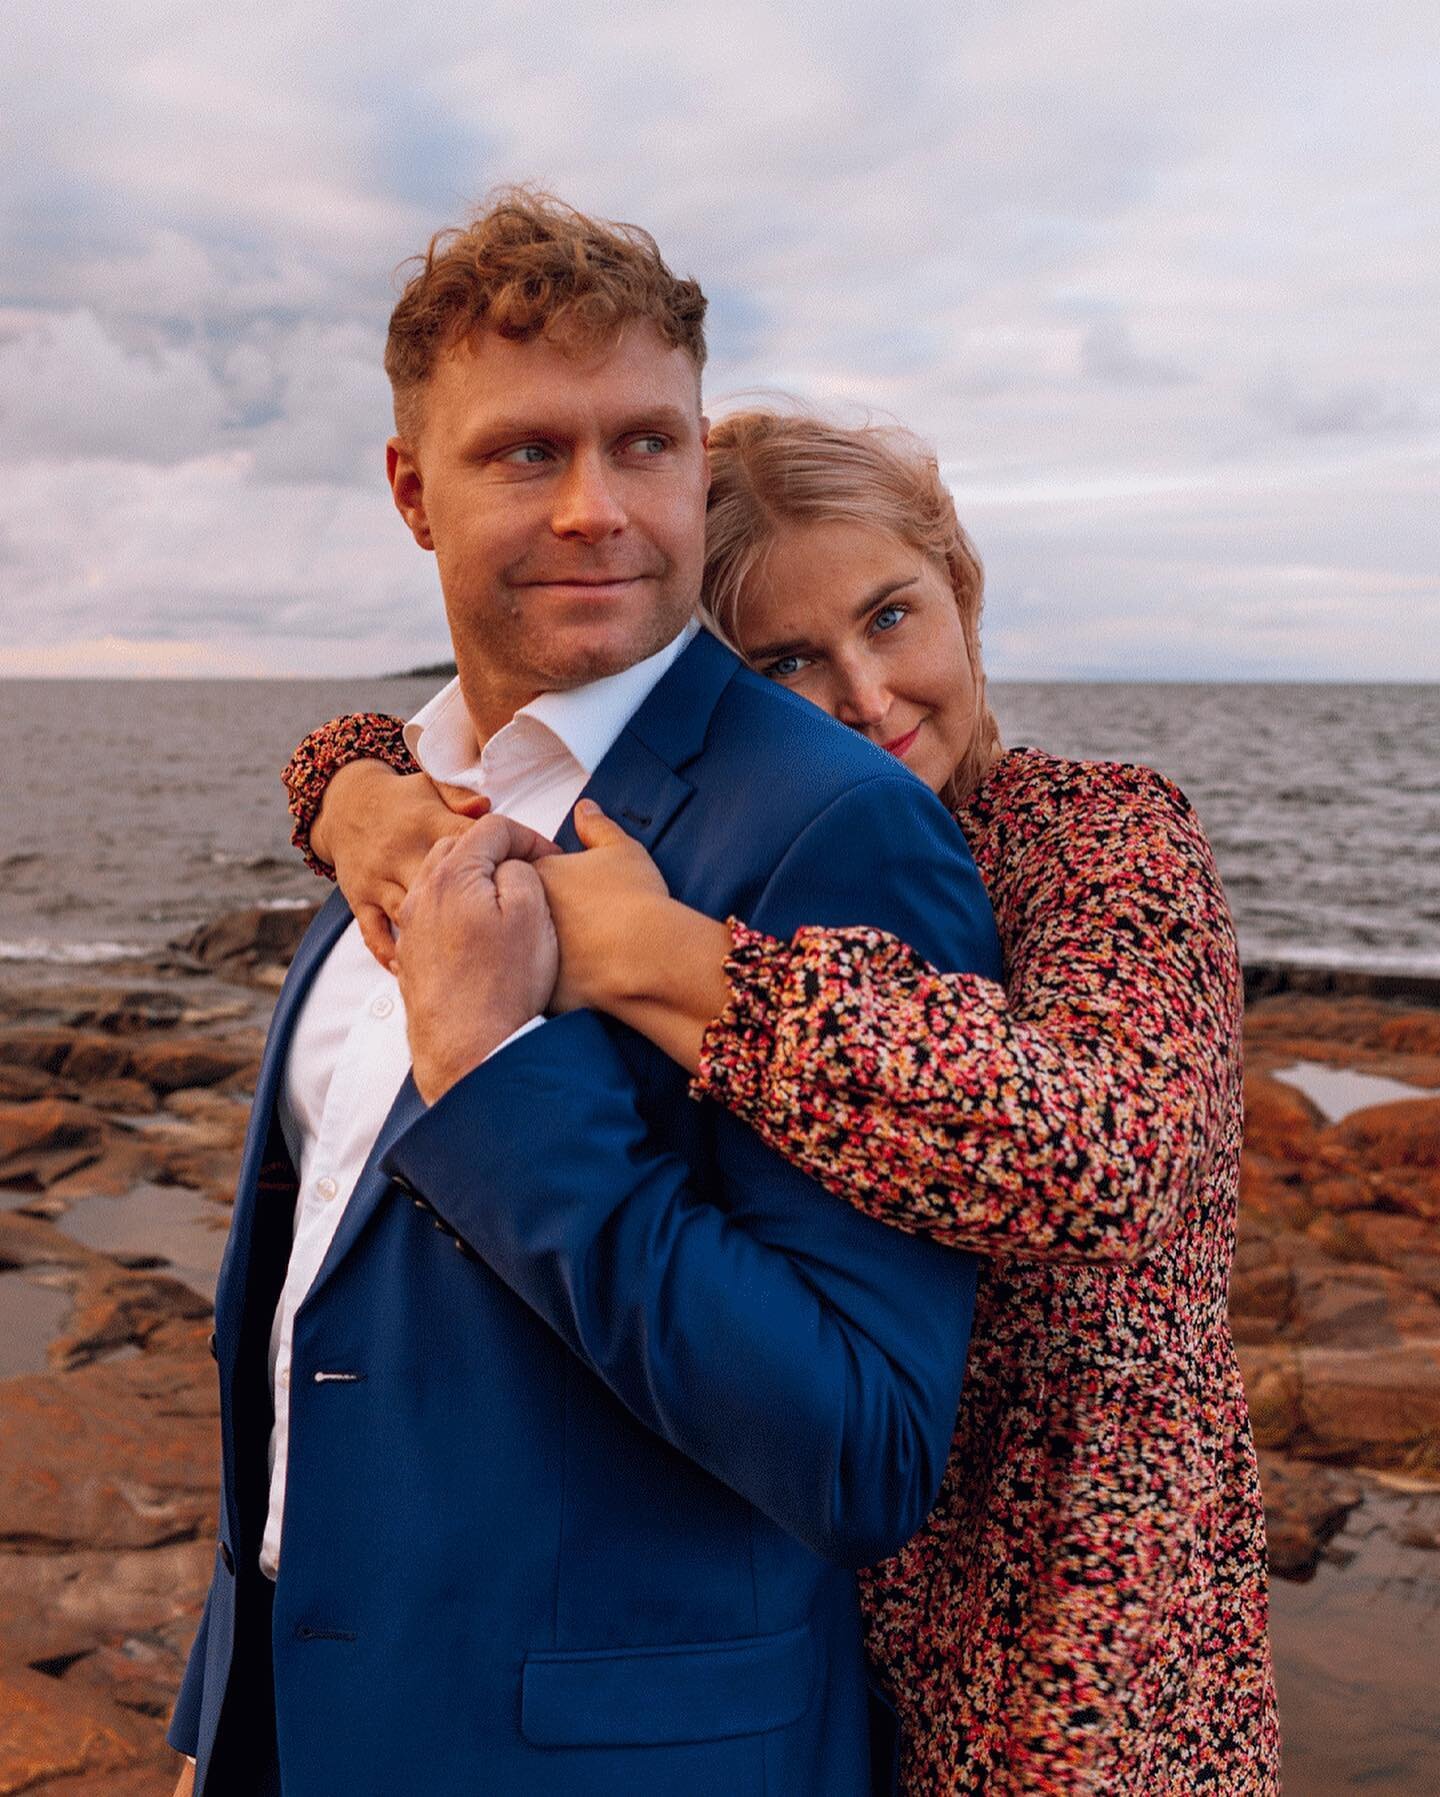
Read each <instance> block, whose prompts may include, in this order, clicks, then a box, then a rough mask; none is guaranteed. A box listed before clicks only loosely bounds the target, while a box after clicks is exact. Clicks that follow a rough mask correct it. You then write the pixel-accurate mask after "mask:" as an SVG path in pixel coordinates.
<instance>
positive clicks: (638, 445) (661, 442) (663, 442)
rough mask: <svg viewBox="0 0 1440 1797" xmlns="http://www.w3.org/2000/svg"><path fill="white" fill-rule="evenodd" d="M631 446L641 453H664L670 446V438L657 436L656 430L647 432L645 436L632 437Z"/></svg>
mask: <svg viewBox="0 0 1440 1797" xmlns="http://www.w3.org/2000/svg"><path fill="white" fill-rule="evenodd" d="M630 447H631V448H632V449H635V450H638V451H639V452H640V454H641V455H647V456H648V455H664V453H665V451H666V450H667V449H668V448H669V447H670V439H669V438H668V437H660V436H657V435H655V433H654V432H647V433H646V435H645V436H643V437H632V438H631V439H630Z"/></svg>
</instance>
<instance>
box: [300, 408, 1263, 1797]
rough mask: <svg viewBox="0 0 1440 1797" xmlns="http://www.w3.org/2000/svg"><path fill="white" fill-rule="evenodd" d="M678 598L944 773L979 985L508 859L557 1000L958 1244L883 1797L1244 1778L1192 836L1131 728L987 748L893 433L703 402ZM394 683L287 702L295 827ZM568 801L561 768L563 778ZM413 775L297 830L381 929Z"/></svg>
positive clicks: (825, 702) (1205, 867)
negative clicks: (300, 737)
mask: <svg viewBox="0 0 1440 1797" xmlns="http://www.w3.org/2000/svg"><path fill="white" fill-rule="evenodd" d="M711 455H712V462H713V474H714V485H713V488H712V495H711V505H710V515H709V523H708V532H707V562H706V575H705V602H706V606H707V610H708V612H709V614H710V619H711V622H712V625H713V626H714V627H715V628H717V629H718V630H719V631H720V632H722V633H723V634H726V635H727V636H729V637H730V639H731V640H732V642H733V643H734V644H735V645H736V647H737V648H738V649H739V650H740V652H741V653H742V654H743V655H744V656H745V658H746V659H747V660H748V661H749V662H750V664H751V666H752V667H754V668H756V669H757V670H758V671H759V672H761V673H764V674H766V675H768V676H769V677H770V678H772V679H775V680H779V681H782V682H783V683H784V684H786V685H787V686H789V687H791V688H792V689H793V690H794V691H796V692H797V693H800V694H802V695H804V696H806V697H807V698H810V699H812V700H813V701H814V702H816V703H817V704H819V705H821V706H823V707H824V708H825V709H826V710H828V711H830V712H832V713H833V714H834V715H835V716H836V717H837V718H839V719H840V720H841V721H843V722H845V723H847V724H849V725H851V726H852V727H854V728H855V729H857V730H861V731H863V732H864V733H865V734H866V735H867V736H869V737H870V738H872V740H874V741H875V742H877V743H879V744H881V745H882V746H884V747H886V748H888V749H890V750H891V751H892V752H893V753H894V754H896V755H898V756H900V757H901V758H903V759H904V760H905V761H906V763H907V765H908V766H909V767H910V768H911V769H912V771H913V772H914V773H915V774H916V775H917V776H918V777H919V778H921V779H923V780H925V781H926V782H927V784H929V785H930V786H931V787H932V788H933V789H934V790H935V791H937V792H939V793H940V794H941V795H942V796H943V797H945V798H946V800H947V801H948V802H949V803H950V804H951V805H952V807H953V808H955V810H956V815H957V818H958V820H959V822H960V824H961V826H962V827H963V828H964V830H965V833H966V836H967V837H968V839H969V842H970V845H971V848H972V850H973V851H974V854H975V857H976V860H977V862H978V864H979V866H980V870H981V873H982V874H983V875H984V877H985V880H986V884H987V886H988V888H989V890H990V894H991V898H992V901H993V903H994V907H995V912H996V917H997V920H998V923H999V927H1000V934H1001V939H1002V942H1003V944H1004V946H1005V950H1006V963H1007V986H1006V989H1004V990H1002V989H1001V988H1000V987H998V986H995V985H993V984H991V983H989V982H987V981H984V980H980V979H977V978H975V977H973V976H948V977H947V976H942V975H940V974H938V973H937V972H936V971H935V970H934V969H932V968H930V967H928V966H926V965H925V964H924V963H923V962H922V961H920V960H919V959H918V958H917V957H916V956H915V955H914V954H913V953H912V952H911V951H910V950H909V949H908V948H906V946H905V945H904V944H902V943H899V942H897V941H895V940H894V939H893V938H889V937H887V936H885V935H883V934H882V933H880V932H876V931H873V930H868V929H851V930H843V929H842V930H833V929H831V930H822V929H807V930H801V931H799V932H798V933H797V935H796V937H795V939H794V941H793V942H790V943H783V942H777V941H773V940H770V939H768V938H766V937H764V936H761V935H758V934H756V933H754V932H752V931H750V930H748V929H747V928H746V927H745V926H744V924H743V922H740V921H738V920H734V919H732V920H730V922H729V924H721V923H718V922H716V921H714V920H712V919H709V918H705V917H701V916H699V915H698V914H697V913H694V912H690V911H688V910H686V909H685V907H683V906H680V905H678V904H676V903H675V902H674V901H672V900H670V899H669V898H668V896H667V895H666V893H665V891H664V884H663V881H662V880H661V879H660V876H659V874H658V872H657V871H656V869H655V868H654V866H653V864H652V863H651V862H650V860H649V858H648V856H647V855H646V854H645V852H644V851H643V850H642V849H640V848H639V847H638V845H636V844H634V843H632V842H631V841H630V840H629V839H628V838H627V837H625V836H624V835H623V833H622V832H621V831H619V829H618V828H617V827H616V826H614V825H612V824H610V823H609V822H608V820H605V819H604V818H601V817H599V816H596V815H589V816H585V815H581V816H580V817H579V818H578V820H577V822H578V827H579V829H580V832H581V837H582V840H583V841H584V842H585V843H586V845H587V849H588V852H586V853H582V854H579V855H572V856H564V857H562V856H558V855H557V856H553V857H550V858H547V859H545V860H543V861H541V862H540V863H538V866H539V868H540V871H541V874H542V877H543V878H544V880H545V883H546V889H547V895H548V896H549V899H550V902H551V908H552V911H553V913H554V916H555V920H556V927H557V931H558V934H559V937H560V942H561V956H562V969H561V984H560V987H559V989H557V1006H561V1007H563V1006H570V1005H576V1004H589V1005H594V1006H597V1007H599V1008H602V1009H604V1010H607V1011H609V1012H610V1013H612V1014H613V1015H614V1016H616V1017H618V1018H620V1019H622V1020H623V1021H626V1022H628V1023H630V1024H632V1025H633V1026H634V1027H636V1028H638V1029H641V1030H643V1031H644V1032H645V1033H646V1034H648V1035H650V1036H651V1037H652V1039H653V1040H655V1041H656V1042H657V1043H659V1044H660V1046H661V1047H662V1048H664V1049H665V1050H666V1051H667V1052H668V1053H670V1054H671V1055H672V1056H673V1057H674V1058H675V1059H676V1060H678V1061H680V1062H681V1063H682V1064H684V1065H686V1066H687V1067H689V1068H690V1069H691V1071H692V1072H693V1074H694V1076H695V1080H694V1086H693V1090H694V1092H695V1094H696V1095H697V1096H699V1097H702V1098H708V1099H711V1100H714V1101H716V1102H718V1103H721V1104H724V1105H726V1106H728V1107H729V1108H730V1109H732V1110H733V1111H735V1112H736V1113H737V1114H738V1115H739V1116H741V1117H743V1118H744V1119H745V1120H746V1121H747V1122H748V1123H750V1124H751V1125H752V1126H753V1127H754V1128H755V1129H756V1130H757V1131H758V1132H759V1133H760V1134H761V1135H762V1136H763V1137H764V1138H765V1139H766V1140H767V1141H768V1142H769V1143H771V1144H772V1145H773V1146H774V1147H775V1148H776V1149H778V1150H779V1151H780V1152H781V1153H783V1154H785V1155H786V1156H787V1157H788V1158H789V1159H791V1160H792V1161H794V1162H795V1163H796V1164H797V1165H799V1166H801V1167H802V1168H804V1169H805V1171H806V1172H808V1173H810V1174H812V1175H813V1176H814V1177H815V1178H816V1179H818V1180H820V1181H822V1182H823V1183H824V1184H825V1185H826V1186H828V1187H829V1188H830V1189H831V1190H832V1191H833V1192H835V1193H837V1194H838V1195H839V1196H840V1197H842V1198H844V1199H846V1200H847V1201H848V1202H850V1203H852V1204H855V1205H857V1206H859V1207H860V1208H861V1209H863V1210H865V1211H867V1212H868V1213H869V1214H870V1215H872V1216H875V1217H878V1218H880V1219H881V1220H883V1221H884V1222H887V1223H889V1224H892V1225H894V1226H895V1227H897V1228H901V1229H907V1230H911V1231H915V1232H920V1233H924V1234H927V1235H930V1236H933V1237H934V1238H935V1239H936V1240H937V1241H941V1242H944V1243H948V1244H951V1245H953V1246H955V1247H959V1248H965V1249H969V1250H972V1251H975V1252H978V1253H980V1254H982V1255H984V1256H986V1257H987V1264H986V1270H985V1273H984V1275H983V1276H982V1281H981V1297H980V1302H979V1307H978V1310H977V1315H976V1321H975V1330H974V1336H973V1341H972V1347H971V1353H970V1365H969V1371H968V1373H967V1382H966V1387H965V1393H964V1398H963V1400H962V1407H961V1412H960V1416H959V1418H958V1422H957V1430H956V1435H955V1443H954V1448H953V1451H952V1456H951V1460H950V1465H949V1469H948V1471H947V1474H946V1478H945V1482H944V1485H943V1487H942V1490H941V1495H940V1498H939V1501H938V1503H937V1505H936V1508H935V1510H934V1512H933V1513H932V1515H931V1516H930V1518H929V1519H928V1521H927V1523H926V1526H925V1528H924V1529H923V1531H922V1532H921V1533H920V1534H919V1535H918V1536H917V1537H916V1538H915V1539H914V1540H913V1541H912V1542H911V1543H910V1544H909V1545H908V1546H907V1547H906V1548H905V1549H904V1550H903V1551H902V1552H901V1553H900V1554H898V1555H896V1556H895V1558H893V1559H892V1560H890V1561H888V1562H886V1563H885V1564H883V1565H881V1566H877V1567H875V1568H872V1569H871V1571H870V1572H869V1573H868V1574H867V1575H866V1576H865V1578H864V1580H863V1596H864V1601H865V1608H866V1617H867V1629H868V1645H869V1649H870V1654H871V1658H872V1661H873V1663H874V1666H875V1669H876V1671H877V1673H878V1675H879V1677H880V1678H881V1680H882V1682H883V1683H884V1685H885V1686H886V1688H887V1690H888V1692H889V1694H890V1695H891V1697H892V1699H893V1701H894V1703H895V1705H896V1708H897V1709H898V1711H899V1713H900V1717H901V1721H902V1724H903V1727H904V1734H905V1742H906V1747H905V1785H904V1788H905V1790H906V1791H907V1792H908V1793H911V1794H912V1797H922V1794H924V1797H929V1794H930V1793H940V1792H945V1793H950V1792H979V1791H984V1792H987V1793H999V1792H1066V1793H1069V1792H1081V1791H1084V1792H1106V1793H1115V1792H1126V1793H1130V1792H1135V1793H1146V1794H1147V1797H1148V1794H1150V1793H1167V1794H1169V1793H1176V1794H1178V1793H1181V1792H1185V1793H1191V1792H1195V1791H1201V1790H1203V1791H1208V1792H1216V1793H1227V1794H1229V1793H1240V1792H1246V1793H1249V1792H1271V1791H1274V1790H1276V1789H1277V1788H1278V1765H1277V1759H1278V1743H1277V1728H1276V1719H1275V1706H1274V1693H1273V1687H1272V1682H1271V1676H1270V1665H1269V1653H1268V1647H1267V1643H1266V1636H1265V1620H1266V1592H1265V1541H1264V1526H1263V1513H1262V1510H1261V1504H1260V1494H1259V1485H1258V1479H1257V1474H1256V1464H1255V1454H1254V1448H1253V1444H1252V1440H1251V1435H1250V1429H1249V1423H1248V1418H1247V1416H1246V1411H1245V1402H1244V1394H1243V1391H1242V1389H1241V1384H1240V1378H1239V1373H1238V1369H1237V1366H1236V1361H1235V1354H1234V1348H1233V1345H1232V1342H1231V1339H1230V1334H1229V1328H1228V1324H1227V1320H1226V1294H1227V1284H1228V1274H1229V1264H1230V1258H1231V1252H1232V1248H1233V1240H1234V1227H1235V1207H1236V1194H1237V1186H1238V1168H1239V1151H1240V1136H1241V1103H1240V1044H1239V1026H1240V1005H1241V985H1240V978H1239V969H1238V964H1237V960H1236V954H1235V946H1234V938H1233V931H1232V926H1231V922H1230V918H1229V914H1228V911H1227V908H1226V905H1225V900H1224V896H1223V893H1222V891H1221V888H1220V884H1219V880H1218V877H1217V875H1216V873H1215V869H1214V864H1213V861H1212V859H1211V856H1210V853H1209V850H1208V847H1207V845H1206V843H1205V839H1204V837H1203V835H1202V833H1201V831H1200V828H1199V825H1198V823H1197V822H1196V819H1195V817H1194V814H1193V812H1192V811H1191V810H1190V807H1189V806H1188V804H1187V803H1186V801H1185V800H1184V798H1183V797H1182V796H1181V794H1180V793H1179V792H1178V791H1177V790H1176V789H1175V788H1174V787H1173V786H1171V785H1169V783H1168V782H1166V781H1164V780H1163V779H1161V778H1160V777H1159V776H1158V775H1156V774H1154V773H1152V772H1150V771H1148V770H1146V769H1142V768H1129V767H1119V766H1114V765H1105V764H1085V763H1077V762H1065V761H1060V760H1057V759H1055V758H1053V757H1051V756H1048V755H1045V754H1042V753H1040V752H1038V751H1035V750H1028V749H1017V750H1012V751H1010V752H1009V753H1002V752H1001V749H1000V746H999V738H998V732H997V730H996V727H995V723H994V720H993V718H992V716H991V713H990V711H989V708H988V706H987V705H986V702H985V696H984V691H985V689H984V679H983V674H982V672H981V668H980V660H979V636H978V627H979V613H980V601H981V576H980V568H979V564H978V562H977V561H976V559H975V556H974V553H973V551H972V549H971V547H970V545H969V542H968V540H967V539H966V537H965V535H964V533H963V531H962V530H961V529H960V527H959V524H958V523H957V521H956V518H955V513H954V509H953V505H952V503H951V501H950V498H949V495H948V494H947V493H946V492H945V490H944V488H943V486H942V485H941V483H940V481H939V477H938V472H937V470H936V467H935V463H934V461H933V458H931V457H930V456H929V455H928V454H927V453H926V452H925V451H924V450H923V449H922V448H921V447H920V446H919V445H917V444H915V443H914V442H913V441H912V440H910V439H908V438H906V437H903V436H902V435H900V434H899V433H893V432H883V431H877V430H859V431H846V430H839V429H835V428H832V427H831V426H829V425H826V424H824V423H822V422H820V421H817V420H814V419H809V418H804V417H796V416H791V415H782V414H774V413H764V412H757V413H748V414H742V415H739V416H736V417H733V418H730V419H728V420H726V421H724V422H723V423H722V424H720V425H718V426H717V427H716V429H715V430H714V432H713V433H712V437H711ZM357 754H358V755H370V756H372V757H373V756H378V757H380V758H383V759H386V760H388V761H389V762H390V763H391V765H392V766H393V767H395V768H396V769H404V768H407V767H411V766H413V764H411V763H409V762H408V760H407V758H406V756H405V752H404V749H403V745H402V744H401V743H400V739H399V724H398V721H396V720H383V719H377V718H363V719H358V720H356V719H351V720H343V721H342V722H341V724H339V725H337V726H327V727H326V729H325V730H323V731H320V732H317V733H316V735H315V736H314V737H312V738H309V739H307V742H306V744H304V745H302V748H301V750H300V751H297V761H296V762H295V763H293V764H292V768H291V770H288V776H289V779H290V784H291V786H292V796H293V798H294V806H295V809H296V812H297V822H298V826H299V827H298V832H297V841H300V842H301V843H302V845H303V844H304V843H305V834H306V829H307V826H308V825H309V824H310V822H311V821H312V819H313V818H314V816H315V812H316V807H317V804H318V801H319V798H320V795H321V793H322V791H323V788H324V783H325V781H326V780H327V779H328V778H329V777H330V776H331V775H333V774H334V773H335V772H336V770H337V769H338V768H339V767H340V766H341V765H342V764H343V763H345V762H346V761H348V760H350V759H353V758H354V757H355V756H356V755H357ZM582 811H583V808H582ZM463 827H465V826H464V824H463V823H462V822H460V821H459V820H457V819H456V818H455V817H454V815H453V814H450V813H447V812H446V810H445V809H444V807H443V806H442V804H441V802H440V801H439V799H438V798H437V796H436V795H435V793H434V791H433V789H431V788H429V787H428V784H427V783H426V782H424V781H423V779H422V778H420V777H418V776H416V777H414V778H411V779H400V780H397V779H395V778H394V776H393V774H391V773H389V772H383V773H382V772H380V771H379V770H378V769H375V768H374V767H369V766H367V767H366V768H364V769H363V770H362V769H360V768H357V769H355V770H353V771H352V770H348V769H347V772H346V777H345V779H344V780H341V781H339V782H337V785H336V788H335V790H334V791H333V792H332V793H331V794H330V795H329V797H328V799H327V800H326V802H325V805H324V811H323V814H322V815H321V817H320V818H319V820H318V824H317V828H316V838H315V845H314V846H315V848H316V850H317V851H321V852H328V853H332V854H333V855H334V857H335V859H336V861H337V863H338V865H339V867H340V872H341V878H342V882H343V883H344V884H345V887H346V890H347V894H348V895H349V896H350V897H351V898H352V903H355V904H357V906H360V907H369V909H368V911H365V913H364V915H365V917H366V927H367V931H368V937H367V939H369V940H371V941H372V945H373V946H375V947H376V948H377V951H378V952H380V953H382V954H384V953H385V952H386V948H387V941H388V929H387V926H386V922H385V914H386V913H387V912H388V913H389V914H390V915H392V916H393V914H394V912H395V910H396V909H397V908H398V900H399V897H400V896H401V895H402V894H403V891H404V886H405V882H406V881H407V880H408V879H409V878H411V877H413V873H414V871H415V869H416V867H418V864H419V861H420V859H421V858H422V857H423V855H424V853H425V851H426V850H427V849H428V847H429V845H430V843H431V842H432V841H433V840H434V839H435V838H436V837H437V836H438V835H440V834H444V833H446V832H447V831H452V830H454V829H456V828H463Z"/></svg>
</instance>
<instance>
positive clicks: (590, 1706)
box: [520, 1623, 815, 1747]
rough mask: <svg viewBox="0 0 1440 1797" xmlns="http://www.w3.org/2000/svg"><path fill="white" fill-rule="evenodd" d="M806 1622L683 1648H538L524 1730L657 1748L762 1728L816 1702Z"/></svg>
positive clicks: (534, 1736)
mask: <svg viewBox="0 0 1440 1797" xmlns="http://www.w3.org/2000/svg"><path fill="white" fill-rule="evenodd" d="M814 1687H815V1646H814V1641H813V1639H812V1634H811V1629H810V1625H809V1624H808V1623H806V1624H804V1625H802V1626H801V1627H800V1628H796V1629H787V1630H786V1631H785V1633H784V1634H781V1635H752V1636H750V1637H748V1638H747V1639H744V1640H739V1641H715V1642H706V1643H701V1644H699V1645H695V1646H684V1647H636V1648H624V1649H619V1650H616V1649H603V1650H601V1651H599V1652H594V1653H534V1654H531V1655H529V1657H528V1658H527V1659H526V1661H525V1669H524V1673H523V1675H522V1680H521V1697H520V1729H521V1733H522V1734H523V1735H524V1736H525V1739H526V1740H527V1741H530V1742H533V1743H534V1745H535V1746H537V1747H658V1746H662V1745H666V1744H678V1743H680V1742H683V1741H719V1740H724V1739H726V1738H727V1737H729V1736H732V1735H758V1734H762V1733H763V1732H764V1731H765V1730H766V1729H770V1728H784V1727H785V1726H786V1725H787V1724H788V1723H791V1722H796V1721H798V1720H799V1719H800V1717H801V1716H803V1715H804V1714H805V1711H806V1710H807V1709H808V1708H809V1707H810V1699H811V1695H812V1693H813V1691H814Z"/></svg>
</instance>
